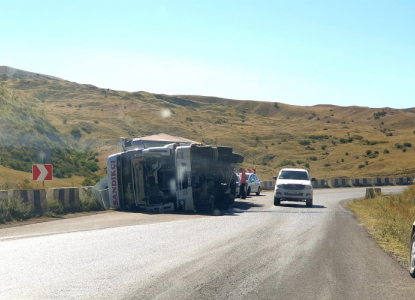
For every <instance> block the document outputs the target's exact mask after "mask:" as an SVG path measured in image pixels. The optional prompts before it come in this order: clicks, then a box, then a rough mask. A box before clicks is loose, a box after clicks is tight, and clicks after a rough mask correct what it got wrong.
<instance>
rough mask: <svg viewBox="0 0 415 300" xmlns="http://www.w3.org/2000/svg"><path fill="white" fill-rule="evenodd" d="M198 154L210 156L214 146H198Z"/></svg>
mask: <svg viewBox="0 0 415 300" xmlns="http://www.w3.org/2000/svg"><path fill="white" fill-rule="evenodd" d="M196 149H197V152H196V153H197V154H198V155H200V156H203V157H207V158H210V157H212V155H213V151H212V147H210V146H201V147H197V148H196Z"/></svg>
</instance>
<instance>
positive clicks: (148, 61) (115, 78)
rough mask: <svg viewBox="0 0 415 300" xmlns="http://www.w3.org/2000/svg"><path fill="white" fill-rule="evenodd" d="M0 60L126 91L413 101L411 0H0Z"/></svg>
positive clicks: (414, 18)
mask: <svg viewBox="0 0 415 300" xmlns="http://www.w3.org/2000/svg"><path fill="white" fill-rule="evenodd" d="M0 12H1V30H0V65H6V66H10V67H14V68H18V69H23V70H26V71H31V72H36V73H42V74H47V75H52V76H57V77H60V78H62V79H66V80H70V81H74V82H78V83H88V84H93V85H96V86H98V87H102V88H110V89H115V90H125V91H148V92H152V93H164V94H191V95H204V96H217V97H224V98H231V99H242V100H243V99H249V100H260V101H272V102H282V103H287V104H292V105H301V106H308V105H315V104H334V105H340V106H350V105H359V106H369V107H376V108H380V107H394V108H409V107H415V101H414V100H415V1H413V0H410V1H389V0H388V1H385V0H359V1H353V0H345V1H339V0H332V1H329V0H326V1H312V0H310V1H294V0H286V1H260V0H256V1H244V0H235V1H230V0H220V1H219V0H218V1H214V0H204V1H200V0H194V1H179V0H170V1H163V0H160V1H157V0H151V1H150V0H148V1H138V0H131V1H122V0H117V1H105V0H99V1H88V0H82V1H78V0H67V1H64V0H60V1H40V0H39V1H30V0H0Z"/></svg>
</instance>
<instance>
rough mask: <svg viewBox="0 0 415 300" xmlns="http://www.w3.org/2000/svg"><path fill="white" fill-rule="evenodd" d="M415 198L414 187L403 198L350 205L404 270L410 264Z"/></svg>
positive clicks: (379, 198)
mask: <svg viewBox="0 0 415 300" xmlns="http://www.w3.org/2000/svg"><path fill="white" fill-rule="evenodd" d="M414 197H415V185H412V186H410V187H409V188H407V189H406V190H405V192H404V193H403V194H402V195H393V196H380V197H376V198H373V199H357V200H354V201H351V202H349V208H350V209H351V210H352V211H353V212H354V213H356V215H357V216H358V219H359V221H360V222H361V223H362V224H363V225H364V226H365V227H366V228H367V229H368V231H369V233H370V234H371V235H372V236H373V237H374V238H375V240H376V241H377V243H378V244H379V246H380V247H381V248H382V249H384V250H385V251H386V252H388V253H390V254H391V255H392V256H393V257H394V258H396V259H397V260H398V261H399V262H400V263H401V264H402V265H403V266H405V267H406V266H407V265H408V260H409V244H410V239H411V236H410V235H411V230H412V224H413V222H414V218H415V205H414Z"/></svg>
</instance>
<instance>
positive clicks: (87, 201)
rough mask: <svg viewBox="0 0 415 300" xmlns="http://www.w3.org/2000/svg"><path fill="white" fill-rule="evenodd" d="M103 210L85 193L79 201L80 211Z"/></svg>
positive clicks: (93, 198)
mask: <svg viewBox="0 0 415 300" xmlns="http://www.w3.org/2000/svg"><path fill="white" fill-rule="evenodd" d="M102 209H103V208H102V207H101V205H99V204H98V202H97V201H96V199H95V197H94V196H92V195H88V194H87V193H85V194H84V195H83V196H82V197H81V199H80V210H81V211H99V210H102Z"/></svg>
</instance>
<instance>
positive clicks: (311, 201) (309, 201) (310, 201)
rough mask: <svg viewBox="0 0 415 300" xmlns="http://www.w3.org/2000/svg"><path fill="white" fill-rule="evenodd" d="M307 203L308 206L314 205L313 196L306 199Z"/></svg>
mask: <svg viewBox="0 0 415 300" xmlns="http://www.w3.org/2000/svg"><path fill="white" fill-rule="evenodd" d="M305 205H306V206H307V207H313V199H312V198H311V199H306V200H305Z"/></svg>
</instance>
